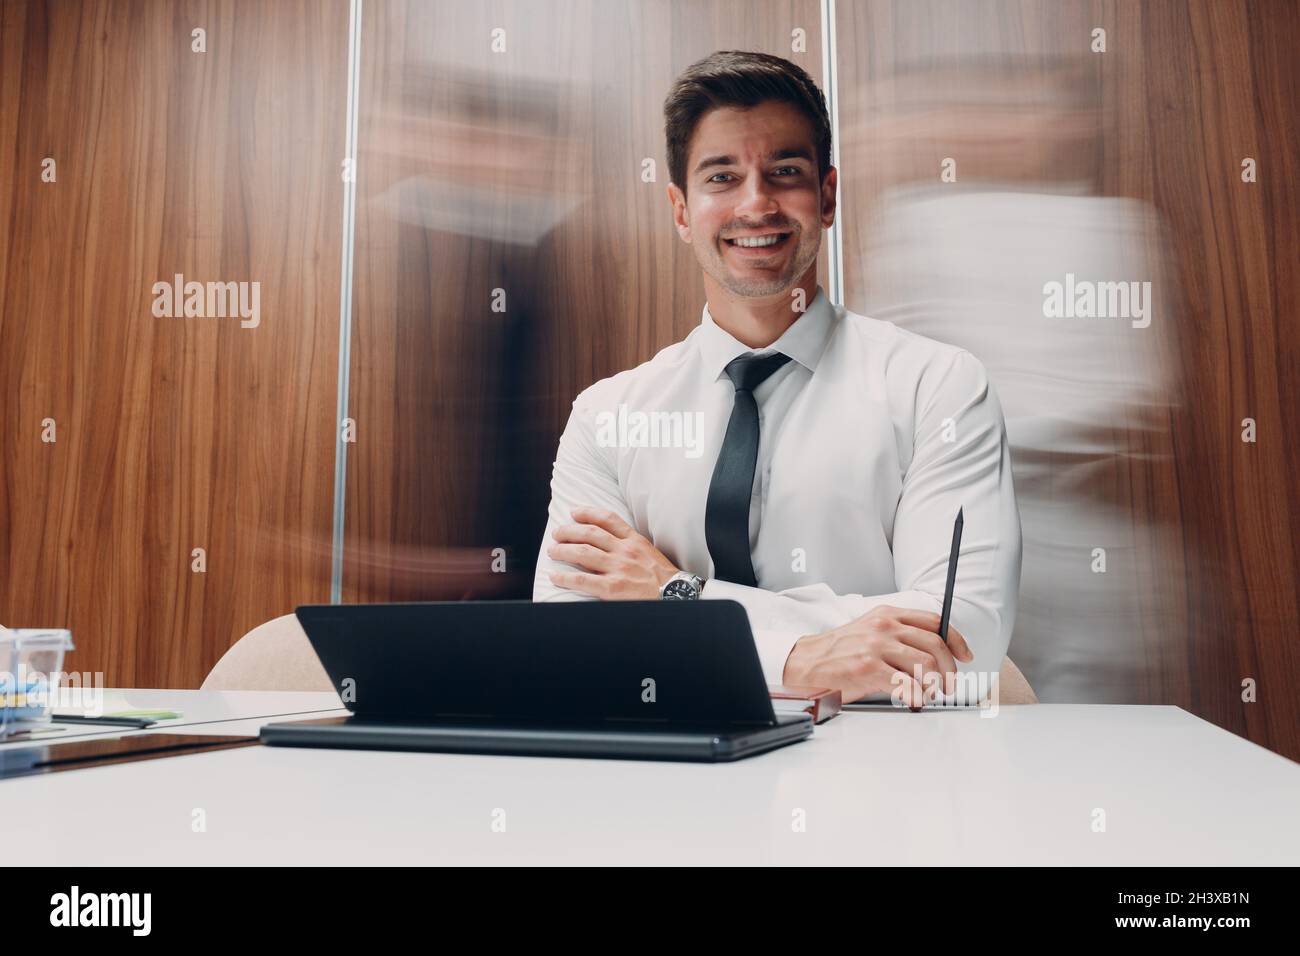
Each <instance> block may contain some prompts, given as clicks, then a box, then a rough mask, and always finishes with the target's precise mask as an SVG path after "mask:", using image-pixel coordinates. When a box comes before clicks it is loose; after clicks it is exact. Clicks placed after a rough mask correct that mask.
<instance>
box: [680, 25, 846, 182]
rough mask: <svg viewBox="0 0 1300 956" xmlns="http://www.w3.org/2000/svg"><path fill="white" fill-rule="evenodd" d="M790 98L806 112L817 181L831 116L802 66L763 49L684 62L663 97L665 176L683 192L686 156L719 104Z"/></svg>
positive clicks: (826, 160) (825, 161)
mask: <svg viewBox="0 0 1300 956" xmlns="http://www.w3.org/2000/svg"><path fill="white" fill-rule="evenodd" d="M770 101H776V102H779V103H789V104H790V105H791V106H794V107H795V108H796V109H798V110H799V112H801V113H803V114H804V115H805V116H806V117H808V123H809V125H810V126H811V127H812V133H813V144H814V146H815V151H816V156H817V171H818V181H819V182H821V181H824V180H825V179H826V174H827V173H828V172H829V171H830V168H831V121H830V117H829V116H828V115H827V113H826V98H825V97H824V96H822V91H821V90H819V89H818V88H817V84H816V83H814V82H813V81H812V77H810V76H809V75H808V74H807V73H805V72H804V71H803V70H802V69H801V68H800V67H798V66H796V65H795V64H793V63H791V62H790V61H789V60H783V59H782V58H781V57H779V56H771V55H770V54H767V53H746V52H744V51H742V50H719V51H718V52H717V53H711V54H709V55H708V56H706V57H705V58H704V59H703V60H700V61H699V62H698V63H693V64H691V65H690V66H688V67H687V68H686V70H685V72H683V73H682V75H681V76H679V77H678V78H677V81H676V82H675V83H673V88H672V89H671V90H669V91H668V98H667V99H665V100H664V138H665V139H666V140H667V141H668V175H669V176H670V177H671V178H672V181H673V182H674V183H676V184H677V186H678V188H679V189H681V191H682V192H683V193H685V192H686V161H687V156H688V154H689V153H690V148H691V137H692V136H694V135H695V127H696V126H698V125H699V122H700V119H701V118H702V117H703V116H704V114H705V113H708V112H709V111H710V110H715V109H719V108H723V107H733V108H735V109H749V108H751V107H754V106H757V105H758V104H760V103H767V102H770Z"/></svg>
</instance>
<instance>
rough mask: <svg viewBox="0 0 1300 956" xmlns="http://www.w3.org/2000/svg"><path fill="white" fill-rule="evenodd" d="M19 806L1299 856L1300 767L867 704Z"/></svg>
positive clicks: (725, 859)
mask: <svg viewBox="0 0 1300 956" xmlns="http://www.w3.org/2000/svg"><path fill="white" fill-rule="evenodd" d="M127 693H128V694H129V695H130V699H131V704H132V705H133V706H137V707H170V708H172V709H176V710H180V711H183V712H184V713H185V718H184V723H183V724H182V725H181V726H177V727H175V728H172V727H170V726H168V725H167V724H160V725H158V726H157V727H155V728H152V730H154V731H160V730H172V729H174V730H175V732H177V733H209V734H229V733H254V732H255V731H256V728H257V727H258V726H259V725H260V724H262V723H265V722H266V720H265V719H264V716H263V715H267V714H292V713H298V714H304V713H310V712H317V713H316V714H315V715H316V716H321V715H323V714H322V713H320V712H321V711H322V710H323V709H325V708H329V707H330V705H331V704H332V703H334V704H335V705H336V701H337V698H333V697H332V695H330V694H293V693H283V694H281V693H264V692H248V693H240V694H230V693H222V694H216V693H205V692H201V691H147V692H141V691H128V692H127ZM196 718H201V719H212V720H215V721H217V722H213V723H196V722H194V721H195V719H196ZM236 718H241V719H236ZM273 719H301V718H293V717H290V718H278V717H277V718H273ZM0 800H3V805H4V811H5V812H4V815H3V820H4V823H3V825H2V826H3V830H2V831H0V832H2V838H3V846H4V847H5V850H6V852H7V853H8V854H9V855H10V856H12V857H13V858H16V859H23V860H32V861H36V860H39V861H41V862H43V863H50V864H59V865H85V864H164V865H176V864H179V865H186V864H191V865H212V864H247V863H254V864H256V863H306V864H343V865H364V864H428V863H547V862H569V863H613V864H619V863H741V864H746V863H780V864H809V863H819V862H839V863H861V864H870V865H891V864H922V865H935V866H939V865H941V866H971V865H988V864H1071V865H1094V864H1118V865H1128V864H1170V865H1191V864H1207V865H1211V864H1212V865H1226V864H1287V865H1296V864H1300V823H1297V821H1296V817H1295V808H1296V807H1297V806H1300V764H1296V763H1294V762H1292V761H1290V760H1287V759H1285V758H1283V757H1280V756H1278V755H1276V754H1273V753H1271V752H1269V751H1267V750H1265V749H1263V748H1261V747H1258V746H1256V745H1254V744H1252V743H1250V742H1248V741H1246V740H1244V739H1242V738H1240V737H1237V736H1235V735H1233V734H1230V733H1228V732H1227V731H1224V730H1220V729H1219V728H1217V727H1215V726H1213V725H1212V724H1209V723H1207V722H1205V721H1203V720H1200V719H1199V718H1196V717H1193V716H1191V715H1190V714H1188V713H1186V712H1185V711H1182V710H1180V709H1178V708H1175V707H1136V706H1081V705H1043V704H1040V705H1034V706H1027V707H1004V708H1002V710H1001V712H1000V713H999V715H998V716H997V717H994V718H991V719H990V718H983V717H981V716H980V714H979V712H977V711H961V712H956V711H932V712H923V713H919V714H912V713H908V712H900V711H891V710H874V711H859V712H849V713H845V714H843V715H841V716H839V717H836V718H835V719H834V720H832V721H830V722H829V723H827V724H824V725H822V726H820V727H818V728H817V732H816V734H815V736H814V737H813V739H812V740H810V741H807V742H804V743H800V744H796V745H794V746H791V747H786V748H783V749H781V750H778V751H774V752H772V753H769V754H763V755H761V756H758V757H754V758H751V759H748V760H742V761H739V762H737V763H732V764H684V763H643V762H635V761H621V760H574V759H553V758H536V757H489V756H461V755H452V754H416V753H384V752H373V751H372V752H367V751H341V750H334V751H330V750H301V749H294V748H280V747H276V748H272V747H261V746H257V747H247V748H240V749H236V750H228V751H218V752H212V753H204V754H193V755H189V756H183V757H171V758H166V759H160V760H151V761H146V762H140V763H133V764H121V765H115V766H107V767H99V768H91V769H86V770H76V771H68V772H63V773H54V774H48V775H44V776H37V777H26V778H17V779H11V780H0ZM195 808H202V809H203V810H204V811H205V813H206V821H207V831H206V832H204V833H195V832H193V830H192V829H191V820H192V812H193V810H194V809H195ZM498 808H500V809H501V810H504V811H505V832H493V829H492V823H493V819H494V816H493V815H494V811H496V810H497V809H498ZM1094 808H1102V809H1104V811H1105V813H1106V832H1104V833H1096V832H1093V829H1092V825H1093V810H1094ZM796 810H802V811H803V813H804V815H805V816H804V818H805V820H806V831H805V832H795V831H794V829H793V828H792V821H793V820H794V819H795V811H796Z"/></svg>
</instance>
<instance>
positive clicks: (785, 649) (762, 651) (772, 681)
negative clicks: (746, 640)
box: [754, 628, 803, 687]
mask: <svg viewBox="0 0 1300 956" xmlns="http://www.w3.org/2000/svg"><path fill="white" fill-rule="evenodd" d="M802 636H803V635H802V634H799V633H797V632H796V631H774V630H771V629H769V628H759V629H758V630H756V631H754V647H755V648H757V649H758V662H759V664H761V665H762V667H763V679H764V680H765V681H767V683H768V686H771V687H778V686H780V685H781V684H784V683H785V681H784V680H783V679H782V675H783V674H784V673H785V662H786V659H787V658H788V657H789V656H790V652H791V651H792V650H794V645H795V643H796V642H797V641H798V640H799V638H800V637H802Z"/></svg>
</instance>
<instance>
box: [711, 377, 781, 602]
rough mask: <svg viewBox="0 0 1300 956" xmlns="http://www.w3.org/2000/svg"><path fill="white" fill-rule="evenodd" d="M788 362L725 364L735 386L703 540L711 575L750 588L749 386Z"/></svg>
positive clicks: (753, 452)
mask: <svg viewBox="0 0 1300 956" xmlns="http://www.w3.org/2000/svg"><path fill="white" fill-rule="evenodd" d="M788 361H790V356H788V355H781V354H780V353H775V354H772V355H764V356H762V357H758V356H754V355H742V356H740V358H737V359H733V360H732V361H731V363H730V364H728V365H727V377H728V378H730V379H731V383H732V384H733V385H735V386H736V402H735V404H734V405H733V406H732V408H731V418H730V420H729V421H728V422H727V435H726V437H725V438H724V439H723V440H722V450H721V451H719V452H718V463H717V464H716V465H714V466H713V481H712V482H711V483H710V484H709V498H708V502H707V503H706V504H705V506H704V540H705V541H706V542H707V543H708V545H709V556H710V557H711V558H713V576H714V577H715V578H719V579H721V580H723V581H734V582H735V583H737V584H747V585H749V586H750V587H754V586H755V584H756V583H757V582H756V581H755V580H754V565H753V563H752V562H751V561H750V558H749V503H750V498H751V496H752V495H753V493H754V466H755V465H756V464H757V463H758V403H757V402H756V401H754V389H756V388H758V386H759V385H761V384H762V383H763V382H764V381H766V380H767V377H768V376H769V375H771V374H772V373H773V372H775V371H776V370H777V369H779V368H780V367H781V366H782V365H784V364H785V363H786V362H788Z"/></svg>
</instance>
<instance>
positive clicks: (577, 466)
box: [533, 401, 636, 601]
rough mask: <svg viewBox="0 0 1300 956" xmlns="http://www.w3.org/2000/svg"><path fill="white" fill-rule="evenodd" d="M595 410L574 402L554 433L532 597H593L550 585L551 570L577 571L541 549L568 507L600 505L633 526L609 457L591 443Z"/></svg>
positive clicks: (568, 514) (566, 517)
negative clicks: (554, 447) (555, 444)
mask: <svg viewBox="0 0 1300 956" xmlns="http://www.w3.org/2000/svg"><path fill="white" fill-rule="evenodd" d="M594 422H595V412H594V411H593V410H592V409H591V407H590V406H589V405H587V404H586V403H581V402H576V401H575V402H574V404H573V411H572V412H571V413H570V414H569V421H568V424H566V425H565V426H564V433H563V434H562V435H561V436H560V445H559V449H558V450H557V451H556V453H555V467H554V469H553V471H552V472H551V504H550V507H549V508H548V509H547V517H546V532H545V533H544V534H543V535H542V543H541V547H540V549H539V553H538V555H537V572H536V574H535V575H534V577H533V600H534V601H594V600H596V598H595V597H593V596H592V595H590V594H584V593H583V592H581V591H574V590H570V589H568V588H562V587H559V586H558V585H555V584H552V583H551V579H550V573H551V572H553V571H578V570H581V569H580V568H575V567H574V566H573V565H571V564H565V563H564V562H562V561H556V560H554V559H553V558H551V557H550V556H549V555H548V554H547V553H546V549H547V548H549V547H550V546H551V544H553V543H554V539H553V538H552V537H551V535H552V534H553V533H554V531H555V529H556V528H558V527H559V526H560V525H565V524H573V523H574V522H573V517H572V513H573V509H574V508H580V507H584V506H586V507H591V508H604V509H606V510H607V511H612V512H614V514H616V515H618V516H619V517H620V518H622V519H623V520H624V521H626V522H627V523H628V524H630V525H632V526H633V527H636V522H635V521H633V520H632V512H631V510H630V509H629V508H628V506H627V502H626V501H624V500H623V492H622V491H621V490H620V489H619V487H618V476H617V475H616V474H615V473H614V469H613V468H612V467H611V464H610V462H609V460H608V459H607V458H606V456H605V455H603V454H602V453H601V450H600V449H599V448H598V447H597V446H596V444H595V437H594V436H595V425H594Z"/></svg>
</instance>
